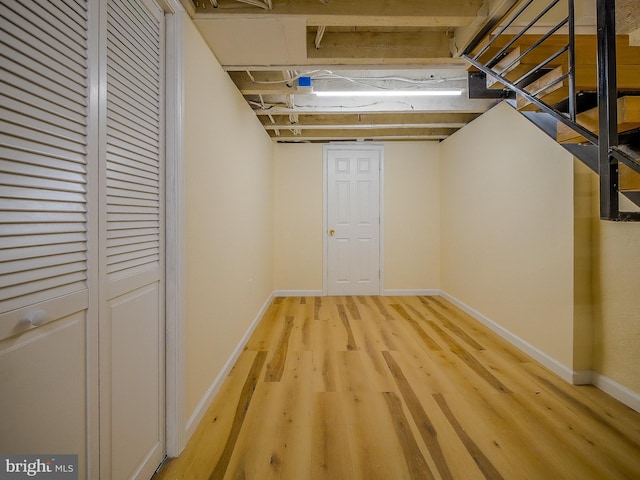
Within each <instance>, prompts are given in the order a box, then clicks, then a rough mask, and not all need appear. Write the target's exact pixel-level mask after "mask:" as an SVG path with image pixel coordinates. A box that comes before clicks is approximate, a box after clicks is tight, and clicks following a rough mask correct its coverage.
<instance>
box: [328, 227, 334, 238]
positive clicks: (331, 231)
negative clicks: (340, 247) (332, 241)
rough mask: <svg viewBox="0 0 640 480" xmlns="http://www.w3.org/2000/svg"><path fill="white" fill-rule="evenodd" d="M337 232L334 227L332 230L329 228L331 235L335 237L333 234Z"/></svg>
mask: <svg viewBox="0 0 640 480" xmlns="http://www.w3.org/2000/svg"><path fill="white" fill-rule="evenodd" d="M334 233H336V231H335V230H334V229H333V228H332V229H331V230H329V235H330V236H332V237H333V234H334Z"/></svg>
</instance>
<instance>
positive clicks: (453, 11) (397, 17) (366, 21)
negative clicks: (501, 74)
mask: <svg viewBox="0 0 640 480" xmlns="http://www.w3.org/2000/svg"><path fill="white" fill-rule="evenodd" d="M239 1H240V0H217V4H218V7H217V8H214V7H213V6H212V5H211V4H210V3H209V2H205V1H204V0H200V1H196V2H195V4H196V8H195V16H196V18H199V19H203V18H206V17H207V16H211V17H216V18H238V17H241V16H242V17H244V18H269V17H273V16H298V17H299V16H304V17H305V18H306V24H307V25H309V26H320V25H324V26H326V27H335V26H412V27H443V26H444V27H459V26H467V25H471V24H472V23H474V22H475V21H476V20H477V18H478V15H479V12H481V10H482V6H483V4H484V0H430V1H424V0H341V1H338V0H333V1H327V2H321V1H319V0H296V1H285V0H273V2H272V8H271V9H269V10H264V9H263V8H264V7H263V6H261V5H258V4H264V3H265V2H262V1H261V0H241V1H243V2H244V3H251V4H252V5H242V4H241V3H239ZM254 3H255V5H253V4H254Z"/></svg>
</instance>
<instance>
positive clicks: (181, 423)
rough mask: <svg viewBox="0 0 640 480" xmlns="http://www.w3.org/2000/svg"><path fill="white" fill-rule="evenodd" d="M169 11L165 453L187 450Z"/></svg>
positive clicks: (179, 10) (178, 135)
mask: <svg viewBox="0 0 640 480" xmlns="http://www.w3.org/2000/svg"><path fill="white" fill-rule="evenodd" d="M157 1H158V3H159V4H160V5H162V6H163V7H164V10H165V22H166V23H165V66H166V73H165V97H166V98H165V115H166V118H165V331H164V334H165V382H164V386H165V453H166V455H167V456H169V457H177V456H178V455H179V454H180V453H181V452H182V451H183V450H184V448H185V447H186V444H187V435H186V413H185V412H186V374H187V370H186V345H185V328H186V327H185V322H186V299H185V295H186V293H185V288H184V286H185V281H184V279H185V258H184V252H185V246H186V243H185V223H184V211H185V184H184V182H185V179H184V175H185V173H184V21H185V10H184V8H183V5H182V3H181V2H180V0H157Z"/></svg>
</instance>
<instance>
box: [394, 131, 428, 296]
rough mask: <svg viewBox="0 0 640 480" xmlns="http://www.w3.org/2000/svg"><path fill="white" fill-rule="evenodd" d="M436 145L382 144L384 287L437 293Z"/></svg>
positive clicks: (415, 143)
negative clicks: (383, 146)
mask: <svg viewBox="0 0 640 480" xmlns="http://www.w3.org/2000/svg"><path fill="white" fill-rule="evenodd" d="M439 153H440V151H439V144H438V143H437V142H406V143H403V142H392V143H388V144H387V145H385V165H384V168H385V181H384V222H385V223H384V241H385V249H384V253H385V258H384V283H385V285H384V287H385V290H386V291H387V292H389V293H391V292H390V291H393V290H396V291H410V290H417V291H420V290H423V291H424V290H438V289H439V288H440V175H439V168H440V162H439V158H440V157H439Z"/></svg>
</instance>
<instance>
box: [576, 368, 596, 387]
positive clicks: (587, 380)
mask: <svg viewBox="0 0 640 480" xmlns="http://www.w3.org/2000/svg"><path fill="white" fill-rule="evenodd" d="M593 374H594V372H593V370H574V371H573V378H572V380H571V383H572V384H574V385H593V384H594V383H593Z"/></svg>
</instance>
